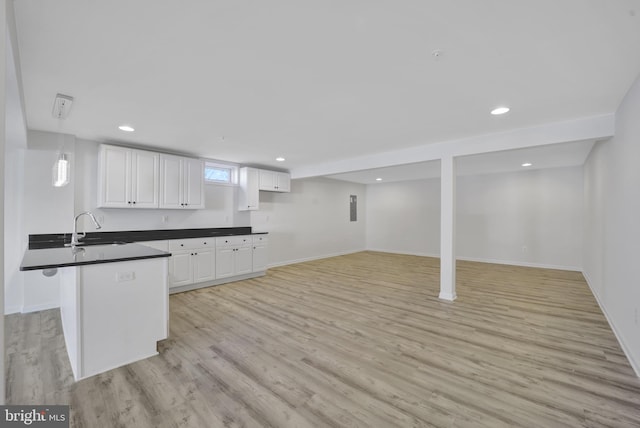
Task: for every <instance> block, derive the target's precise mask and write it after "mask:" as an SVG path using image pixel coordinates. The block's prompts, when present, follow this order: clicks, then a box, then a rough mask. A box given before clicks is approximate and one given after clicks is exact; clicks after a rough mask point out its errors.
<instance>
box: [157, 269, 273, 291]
mask: <svg viewBox="0 0 640 428" xmlns="http://www.w3.org/2000/svg"><path fill="white" fill-rule="evenodd" d="M264 275H265V271H263V270H261V271H258V272H251V273H245V274H242V275H235V276H228V277H226V278H218V279H214V280H213V281H205V282H196V283H195V284H187V285H179V286H177V287H169V294H175V293H182V292H183V291H191V290H197V289H199V288H206V287H214V286H216V285H222V284H228V283H230V282H236V281H242V280H245V279H251V278H258V277H260V276H264Z"/></svg>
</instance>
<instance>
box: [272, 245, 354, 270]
mask: <svg viewBox="0 0 640 428" xmlns="http://www.w3.org/2000/svg"><path fill="white" fill-rule="evenodd" d="M363 251H367V250H366V249H365V248H362V249H359V250H351V251H345V252H340V253H330V254H323V255H321V256H312V257H304V258H302V259H295V260H286V261H283V262H276V263H270V264H269V266H268V267H269V268H272V267H279V266H287V265H294V264H297V263H304V262H311V261H313V260H321V259H328V258H331V257H339V256H346V255H347V254H355V253H361V252H363Z"/></svg>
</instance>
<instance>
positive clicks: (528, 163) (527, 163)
mask: <svg viewBox="0 0 640 428" xmlns="http://www.w3.org/2000/svg"><path fill="white" fill-rule="evenodd" d="M531 165H533V164H532V163H531V162H525V163H523V164H522V166H531Z"/></svg>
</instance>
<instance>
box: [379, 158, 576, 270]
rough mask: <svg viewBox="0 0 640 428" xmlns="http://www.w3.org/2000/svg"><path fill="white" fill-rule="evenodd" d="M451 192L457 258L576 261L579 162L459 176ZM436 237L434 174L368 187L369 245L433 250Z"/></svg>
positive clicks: (572, 265)
mask: <svg viewBox="0 0 640 428" xmlns="http://www.w3.org/2000/svg"><path fill="white" fill-rule="evenodd" d="M456 196H457V198H456V199H457V200H456V205H457V207H456V210H457V221H456V224H457V231H456V236H457V242H456V254H457V258H459V259H470V260H479V261H487V262H496V263H510V264H519V265H527V266H541V267H556V268H561V269H572V270H580V269H581V266H582V263H581V245H582V238H581V231H582V169H581V167H571V168H553V169H545V170H533V171H522V172H513V173H500V174H483V175H473V176H460V177H458V178H457V195H456ZM439 239H440V180H439V179H429V180H417V181H408V182H399V183H386V184H385V183H380V184H371V185H369V186H368V187H367V248H368V249H372V250H378V251H389V252H398V253H408V254H418V255H429V256H435V257H438V256H439V252H440V241H439ZM523 247H525V250H524V251H523Z"/></svg>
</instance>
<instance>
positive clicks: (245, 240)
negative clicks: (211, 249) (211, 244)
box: [216, 235, 251, 247]
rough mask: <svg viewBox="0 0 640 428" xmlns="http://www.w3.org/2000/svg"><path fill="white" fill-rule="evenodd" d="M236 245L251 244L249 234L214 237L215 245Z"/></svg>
mask: <svg viewBox="0 0 640 428" xmlns="http://www.w3.org/2000/svg"><path fill="white" fill-rule="evenodd" d="M238 245H251V236H250V235H239V236H219V237H217V238H216V247H236V246H238Z"/></svg>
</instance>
